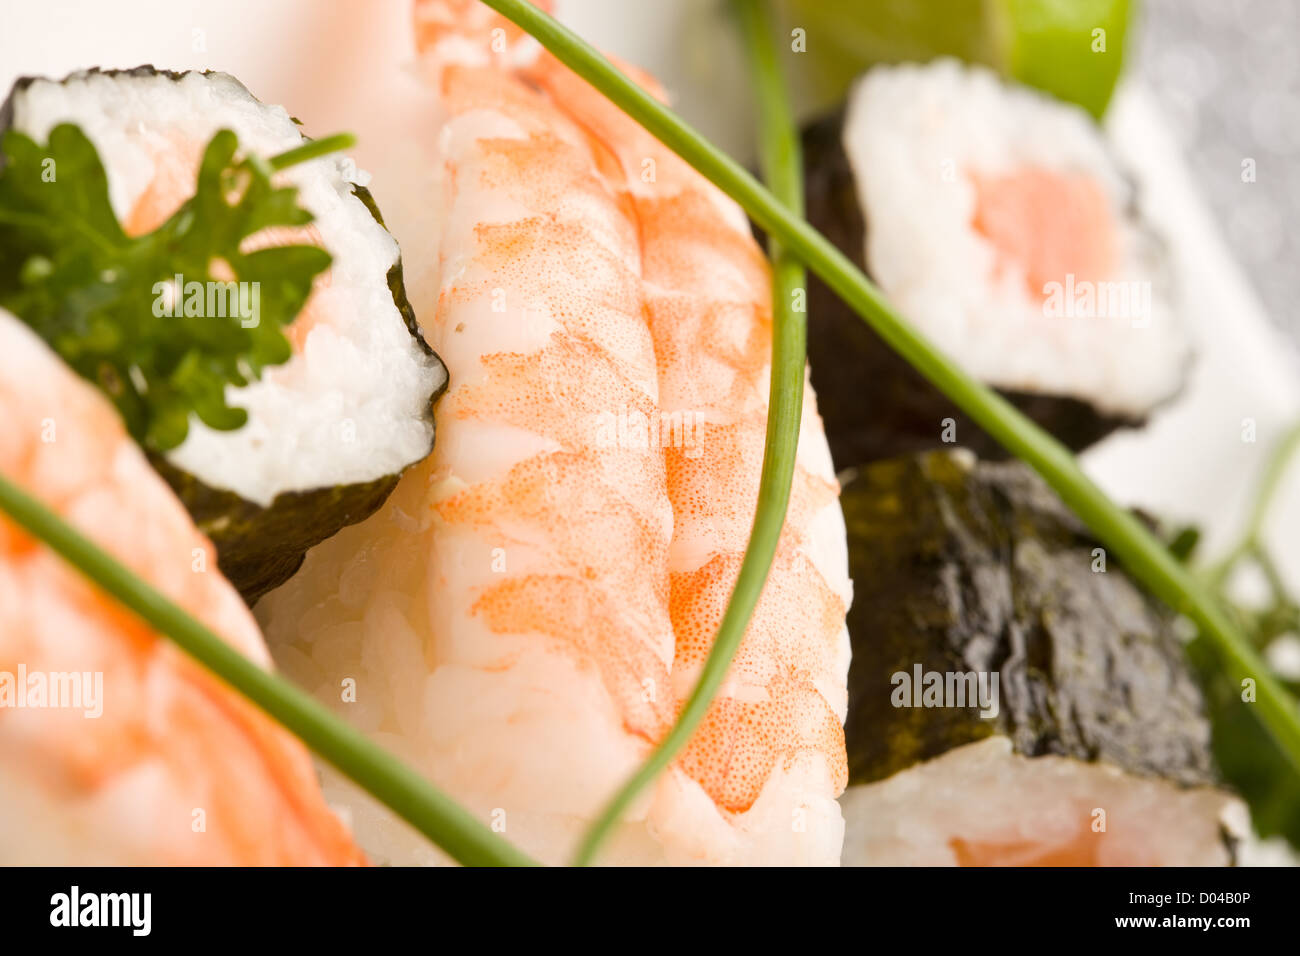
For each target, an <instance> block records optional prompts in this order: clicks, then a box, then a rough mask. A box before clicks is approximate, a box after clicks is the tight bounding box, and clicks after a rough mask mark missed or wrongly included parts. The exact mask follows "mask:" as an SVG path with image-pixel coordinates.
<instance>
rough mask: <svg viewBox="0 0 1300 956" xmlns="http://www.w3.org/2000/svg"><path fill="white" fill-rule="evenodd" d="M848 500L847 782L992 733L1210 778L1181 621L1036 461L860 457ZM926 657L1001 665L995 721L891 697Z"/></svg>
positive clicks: (944, 663)
mask: <svg viewBox="0 0 1300 956" xmlns="http://www.w3.org/2000/svg"><path fill="white" fill-rule="evenodd" d="M841 503H842V505H843V508H844V516H845V521H846V524H847V526H848V532H849V565H850V575H851V577H852V578H853V583H854V596H853V605H852V607H851V608H850V610H849V633H850V635H851V638H852V641H853V659H852V663H851V665H850V668H849V716H848V723H847V725H846V728H845V738H846V743H847V746H848V755H849V776H850V781H851V782H852V783H869V782H871V781H874V780H879V779H882V778H884V777H888V776H890V775H891V774H894V773H896V772H898V771H900V770H903V769H906V768H907V767H910V766H912V765H914V764H916V763H918V762H920V761H923V760H929V759H930V758H932V757H937V756H939V755H940V754H942V753H944V752H945V751H947V750H950V749H951V748H953V747H957V746H960V745H962V744H966V743H970V742H973V741H975V740H980V739H982V738H984V737H987V736H989V735H991V734H995V733H997V734H1005V735H1006V736H1008V737H1009V738H1010V739H1011V742H1012V744H1013V745H1014V747H1015V749H1016V751H1017V752H1019V753H1021V754H1024V755H1026V756H1030V757H1036V756H1040V755H1043V754H1056V755H1059V756H1065V757H1073V758H1075V759H1078V760H1084V761H1094V760H1100V761H1105V762H1108V763H1111V764H1114V765H1115V766H1117V767H1121V768H1123V769H1125V770H1128V771H1130V772H1133V773H1137V774H1143V775H1149V776H1158V777H1163V778H1166V779H1170V780H1173V781H1176V782H1178V783H1182V784H1201V783H1212V782H1214V780H1215V776H1214V771H1213V768H1212V761H1211V757H1210V746H1209V744H1210V727H1209V723H1208V721H1207V719H1206V717H1205V713H1204V711H1205V707H1204V702H1203V700H1202V697H1201V693H1200V691H1199V689H1198V688H1197V685H1196V682H1195V680H1194V679H1193V677H1192V676H1191V673H1190V671H1189V668H1188V665H1187V661H1186V658H1185V656H1184V654H1183V649H1182V646H1181V644H1180V642H1179V640H1178V638H1177V637H1176V636H1175V633H1174V618H1173V616H1172V615H1171V614H1170V613H1169V612H1168V611H1167V610H1165V609H1164V608H1163V607H1162V606H1161V605H1159V604H1158V603H1157V602H1156V601H1155V600H1153V599H1152V598H1150V597H1148V596H1147V595H1145V594H1143V593H1142V591H1140V590H1139V589H1138V588H1137V587H1136V586H1135V585H1134V583H1133V582H1132V581H1131V580H1130V579H1129V578H1128V576H1127V575H1126V574H1125V573H1124V571H1123V570H1122V569H1120V568H1119V567H1118V566H1117V565H1116V564H1115V563H1114V562H1109V561H1106V562H1105V563H1104V564H1102V563H1100V562H1103V561H1105V557H1106V556H1105V553H1104V551H1102V550H1100V545H1099V544H1098V543H1097V541H1096V540H1095V539H1094V538H1092V536H1091V535H1089V534H1088V532H1087V530H1086V529H1085V528H1084V527H1083V525H1082V524H1081V523H1080V522H1079V520H1078V519H1077V518H1075V517H1074V516H1073V515H1072V514H1070V513H1069V512H1068V511H1067V510H1066V509H1065V508H1064V506H1063V505H1062V504H1061V503H1060V501H1059V500H1058V499H1057V497H1056V496H1055V495H1054V494H1053V493H1052V491H1051V489H1049V488H1048V487H1047V486H1046V485H1045V484H1044V483H1043V482H1042V480H1041V479H1040V478H1038V476H1037V475H1035V474H1034V473H1033V472H1032V471H1031V470H1030V469H1029V468H1028V467H1026V466H1025V465H1023V464H1020V463H1019V462H1008V463H1002V464H990V463H982V462H976V461H975V459H974V458H973V457H972V456H971V455H970V454H969V453H967V452H928V453H925V454H921V455H914V456H907V457H904V458H899V459H895V460H892V461H885V462H879V463H876V464H874V465H871V466H868V467H866V468H864V469H863V470H862V471H861V472H860V473H859V474H858V475H857V476H856V477H854V478H853V479H852V480H851V481H849V482H848V483H847V485H846V486H845V488H844V492H843V496H842V499H841ZM1102 567H1104V568H1105V570H1104V571H1103V570H1099V569H1100V568H1102ZM917 665H920V666H921V670H922V672H940V673H950V672H956V673H963V672H981V671H982V672H985V673H993V672H996V673H997V674H998V697H999V708H998V714H997V716H996V717H993V718H983V717H981V716H980V715H979V713H978V707H976V706H973V705H972V706H967V707H964V708H959V707H916V706H912V707H905V706H904V707H898V706H895V699H894V693H895V690H896V684H895V683H894V680H893V675H895V674H897V673H900V672H901V673H906V674H908V675H909V676H912V675H914V674H915V668H916V666H917ZM899 683H900V684H902V682H901V681H900V682H899ZM903 686H907V685H903ZM949 703H951V701H949Z"/></svg>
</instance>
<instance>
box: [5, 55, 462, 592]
mask: <svg viewBox="0 0 1300 956" xmlns="http://www.w3.org/2000/svg"><path fill="white" fill-rule="evenodd" d="M60 124H74V125H75V126H76V127H78V128H79V129H80V131H81V133H82V134H84V136H85V137H86V138H88V139H89V141H90V142H91V143H92V144H93V146H94V148H95V150H96V151H97V152H98V156H99V160H100V162H101V163H102V165H103V168H104V173H105V174H106V176H107V188H108V196H109V200H110V202H111V206H112V212H113V214H115V216H116V218H117V220H118V222H119V223H120V224H121V228H122V229H123V230H124V231H125V233H126V234H127V235H128V236H131V237H137V236H141V235H143V234H146V233H150V232H151V231H152V230H155V229H156V228H158V227H159V226H160V224H162V223H164V222H165V221H166V220H168V217H169V216H171V215H172V213H173V212H175V211H176V210H177V208H178V207H179V206H180V205H181V204H182V203H183V202H184V201H185V200H187V199H188V198H189V197H190V196H192V195H193V194H194V193H195V188H196V186H195V184H196V176H197V175H198V174H199V168H200V160H201V159H202V158H203V157H204V155H205V153H204V150H205V146H207V144H208V143H209V142H210V141H211V140H212V139H213V137H214V134H216V133H217V132H218V131H219V130H231V131H233V132H234V133H235V134H236V136H237V137H238V147H239V150H240V151H241V153H242V154H244V155H256V156H259V157H261V158H262V159H267V158H269V157H272V156H274V155H276V154H280V153H283V152H284V151H286V150H290V149H292V148H294V147H297V146H301V145H303V144H304V143H305V142H306V139H305V137H304V136H303V134H302V133H301V132H300V130H299V128H298V124H297V122H296V121H295V120H294V119H292V118H291V117H290V116H289V114H288V113H286V112H285V111H284V109H282V108H281V107H278V106H268V105H266V104H263V103H261V102H259V101H258V100H257V99H255V98H254V97H253V96H252V94H250V93H249V91H248V90H247V89H245V88H244V87H243V86H242V85H241V84H240V83H239V82H238V81H237V80H235V79H234V78H233V77H231V76H228V75H226V74H224V73H198V72H187V73H169V72H161V71H158V70H154V69H152V68H150V67H141V68H138V69H134V70H126V71H99V70H92V71H89V72H84V73H76V74H73V75H71V76H69V77H67V78H66V79H63V80H47V79H37V78H28V79H23V80H21V81H19V82H18V83H17V84H16V85H15V87H14V89H13V91H12V92H11V94H10V96H9V98H8V100H7V102H6V103H5V104H4V107H3V110H2V111H0V127H3V128H8V129H11V130H14V131H17V132H20V133H22V134H25V135H26V136H28V137H31V138H32V139H33V140H35V141H36V142H37V143H44V142H45V141H46V138H47V137H49V136H50V135H51V132H52V131H53V130H55V129H56V127H59V126H60ZM75 175H76V172H75V171H67V172H65V174H64V181H66V180H67V179H68V178H69V177H73V176H75ZM355 178H356V174H355V169H354V167H352V166H351V165H350V161H348V160H345V159H343V158H339V157H337V156H326V157H322V158H317V159H314V160H311V161H309V162H305V163H302V164H300V165H296V166H292V167H291V168H288V169H285V170H284V171H282V172H278V173H276V175H275V183H276V184H277V186H292V187H295V188H296V190H297V197H296V198H297V202H298V203H299V204H300V205H301V208H302V209H305V210H306V211H307V213H309V214H310V216H309V218H310V221H309V222H308V223H306V224H305V225H303V226H302V227H293V228H289V227H283V226H273V227H271V228H267V229H264V230H262V231H261V232H259V233H256V234H254V235H251V236H250V237H249V238H248V239H247V240H245V243H244V245H241V247H240V251H241V253H242V252H245V251H247V250H248V249H249V248H251V249H252V250H253V251H254V254H255V253H256V252H257V251H258V250H262V249H266V248H274V247H277V246H284V245H288V244H291V243H294V242H302V243H304V244H306V245H309V246H319V247H321V248H323V249H324V250H325V251H326V252H327V253H328V255H329V259H328V262H329V266H328V269H326V270H325V271H323V272H321V273H320V274H318V275H316V276H315V278H314V280H313V281H312V283H311V285H310V287H309V296H308V297H307V299H306V302H305V304H304V305H302V306H301V311H300V312H299V313H298V314H297V316H296V318H293V320H292V323H291V324H289V325H288V326H287V327H286V329H285V337H286V338H287V339H288V342H289V346H290V348H291V352H289V353H287V354H288V358H287V361H282V362H280V363H278V364H268V365H266V366H265V367H263V368H261V369H260V370H259V371H260V374H256V373H255V374H251V375H248V376H246V381H245V383H244V384H235V383H231V384H228V385H227V386H226V391H225V395H226V400H227V401H228V402H229V403H230V406H231V407H232V408H237V409H242V410H243V411H244V412H245V413H246V421H245V422H244V423H243V424H242V426H241V427H234V428H227V427H212V426H211V425H209V424H208V421H207V419H204V420H200V418H199V417H196V416H194V415H191V416H190V420H189V421H188V428H187V429H185V433H184V440H183V441H181V442H180V443H179V444H178V445H176V446H175V447H169V448H159V447H150V449H149V450H150V452H151V458H152V460H153V462H154V464H155V465H156V466H157V467H158V469H159V471H160V472H161V473H162V474H163V475H164V477H166V478H167V480H168V482H169V483H170V484H171V485H172V487H173V488H174V489H175V490H176V492H177V494H178V495H179V496H180V498H181V500H182V501H183V502H184V503H185V505H186V507H187V508H188V509H189V510H190V513H191V514H192V515H193V517H194V519H195V521H196V522H197V524H198V526H199V528H200V530H201V531H202V532H204V533H205V534H207V535H208V536H209V537H210V538H211V539H212V540H213V542H214V543H215V544H216V546H217V550H218V554H219V555H220V563H221V569H222V571H223V572H224V573H225V574H226V575H227V576H228V577H229V579H230V580H231V581H232V583H234V584H235V586H236V587H237V588H239V590H240V591H241V593H243V594H244V596H245V598H246V599H247V600H249V601H250V602H252V601H254V600H256V598H257V597H258V596H259V595H260V594H262V593H263V592H264V591H266V590H268V589H269V588H271V587H273V586H275V585H276V584H278V583H279V582H281V581H283V580H284V579H285V578H286V577H288V576H289V574H291V573H292V572H293V570H294V569H295V568H296V567H297V566H298V564H299V563H300V562H301V560H302V555H303V553H304V552H305V551H306V549H307V548H309V547H310V546H311V545H313V544H315V543H316V542H318V541H320V540H322V539H324V538H326V537H328V536H329V535H331V534H333V533H334V532H335V531H337V530H338V529H339V528H340V527H342V526H344V525H347V524H350V523H353V522H356V521H359V520H361V519H362V518H364V517H366V516H367V515H369V514H371V513H372V512H373V511H374V510H375V509H376V508H378V507H379V505H380V504H381V503H382V502H383V501H384V499H385V498H386V497H387V496H388V494H389V492H391V490H392V488H393V486H394V485H395V484H396V482H397V478H398V475H400V474H401V472H402V471H403V470H404V469H405V468H407V467H408V466H409V465H411V464H412V463H413V462H416V461H419V460H420V459H422V458H424V457H425V456H426V455H427V454H428V453H429V451H430V449H431V447H432V445H433V439H434V430H433V419H432V402H433V400H434V399H435V398H436V396H437V395H438V394H439V393H440V391H441V390H442V388H443V387H444V385H445V383H446V370H445V368H444V367H443V365H442V363H441V361H440V360H439V359H438V357H437V356H436V355H435V354H433V352H432V351H431V350H430V349H429V347H428V345H427V344H426V343H425V342H424V340H423V339H422V338H421V337H420V335H419V333H418V330H417V328H416V325H415V319H414V316H413V314H412V312H411V308H410V305H409V303H408V302H407V299H406V293H405V290H404V286H403V282H402V270H401V262H400V258H399V254H398V248H397V244H396V242H395V241H394V240H393V238H392V237H391V236H390V235H389V234H388V232H387V231H386V230H385V228H384V225H383V221H382V220H381V218H380V216H379V213H378V211H377V210H376V208H375V206H374V203H373V202H372V201H371V199H370V197H369V194H368V193H367V191H366V190H365V189H364V188H363V187H362V186H360V185H358V184H356V182H354V180H355ZM57 181H58V180H55V182H57ZM39 188H44V189H47V190H52V189H56V188H58V186H57V185H45V186H42V187H39ZM308 251H310V250H308ZM283 261H284V262H285V263H286V264H287V265H286V268H288V267H290V266H293V267H295V268H297V265H296V264H295V260H294V259H292V258H290V257H285V258H284V260H283ZM21 268H22V264H21V263H20V262H10V263H7V264H6V266H5V270H6V271H9V270H12V274H10V275H3V276H0V288H5V289H6V290H12V289H13V288H14V287H16V286H17V285H19V284H20V281H21V278H20V273H21ZM158 271H159V273H160V274H159V275H157V276H156V277H154V278H157V279H158V280H160V281H161V282H162V283H163V284H164V285H165V284H166V282H167V281H169V280H172V279H173V275H172V272H173V271H174V272H177V273H181V270H180V268H179V267H177V268H176V269H171V268H166V269H163V268H161V267H160V268H159V269H158ZM272 278H273V279H274V278H275V277H272ZM151 281H152V279H151ZM193 285H194V283H193V282H190V281H187V280H186V279H185V277H184V274H183V273H181V274H179V275H178V276H177V277H176V281H175V283H174V288H173V290H172V291H171V293H170V294H171V297H172V299H174V300H176V301H177V302H179V301H180V300H181V299H184V301H185V308H186V309H187V310H188V308H189V304H190V301H191V295H192V292H191V286H193ZM203 285H204V284H199V286H198V289H199V292H200V299H199V302H200V305H202V302H203V300H204V297H203V296H202V292H203ZM206 285H207V286H208V287H209V288H208V289H207V296H206V302H207V303H208V306H207V307H208V308H209V309H211V308H213V306H212V303H213V296H212V293H213V289H212V288H211V287H212V286H213V285H214V283H211V282H209V283H206ZM230 285H234V283H230ZM239 285H240V289H239V293H240V296H241V300H240V306H241V307H244V306H247V305H249V302H246V301H244V289H243V286H245V285H247V286H255V285H257V284H256V283H240V284H239ZM162 291H163V293H166V292H167V291H168V290H167V289H166V288H164V289H163V290H162ZM270 292H271V290H269V289H267V290H263V289H260V288H251V289H250V290H249V295H248V297H247V298H248V299H251V300H252V302H253V303H254V304H255V303H256V302H257V300H258V298H263V299H265V298H267V297H269V295H270ZM217 301H218V303H219V304H218V308H225V307H226V306H227V303H226V301H225V300H222V299H220V298H219V299H218V300H217ZM232 302H233V300H232ZM152 305H153V308H154V311H153V316H154V318H153V319H150V318H149V309H150V307H151V304H150V303H148V302H141V303H140V316H141V322H142V324H143V323H145V322H149V321H155V322H159V321H172V322H181V321H191V322H193V321H196V320H195V319H192V318H190V316H191V313H190V312H189V311H186V312H185V313H184V316H182V314H181V312H180V310H179V308H178V307H176V308H175V310H174V311H172V309H173V305H172V304H171V303H165V307H164V310H163V312H162V313H161V314H162V316H163V318H161V319H160V318H158V316H159V315H160V312H159V311H158V309H157V300H155V301H154V303H152ZM219 314H220V315H221V316H225V315H226V312H225V311H221V312H220V313H219ZM232 314H233V312H232ZM249 314H250V315H252V316H253V319H252V321H253V323H254V324H255V323H256V321H257V318H256V315H255V311H254V312H250V313H249ZM240 315H241V322H242V321H243V313H240ZM169 316H171V318H168V317H169ZM200 316H201V318H200V321H201V320H202V318H207V316H206V315H205V314H204V313H200ZM83 340H84V337H82V338H78V336H76V335H73V336H69V337H67V338H64V339H59V340H58V341H56V342H53V343H52V344H54V345H55V347H56V349H57V348H62V347H64V346H65V345H66V346H67V347H68V348H71V349H75V348H79V343H80V341H83ZM65 358H69V356H68V355H65ZM196 360H197V362H198V363H200V364H201V363H203V362H205V361H207V360H208V356H207V355H206V354H205V353H203V352H202V351H200V352H199V353H197V354H196ZM69 361H70V362H71V359H69ZM83 374H85V373H84V372H83Z"/></svg>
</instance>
